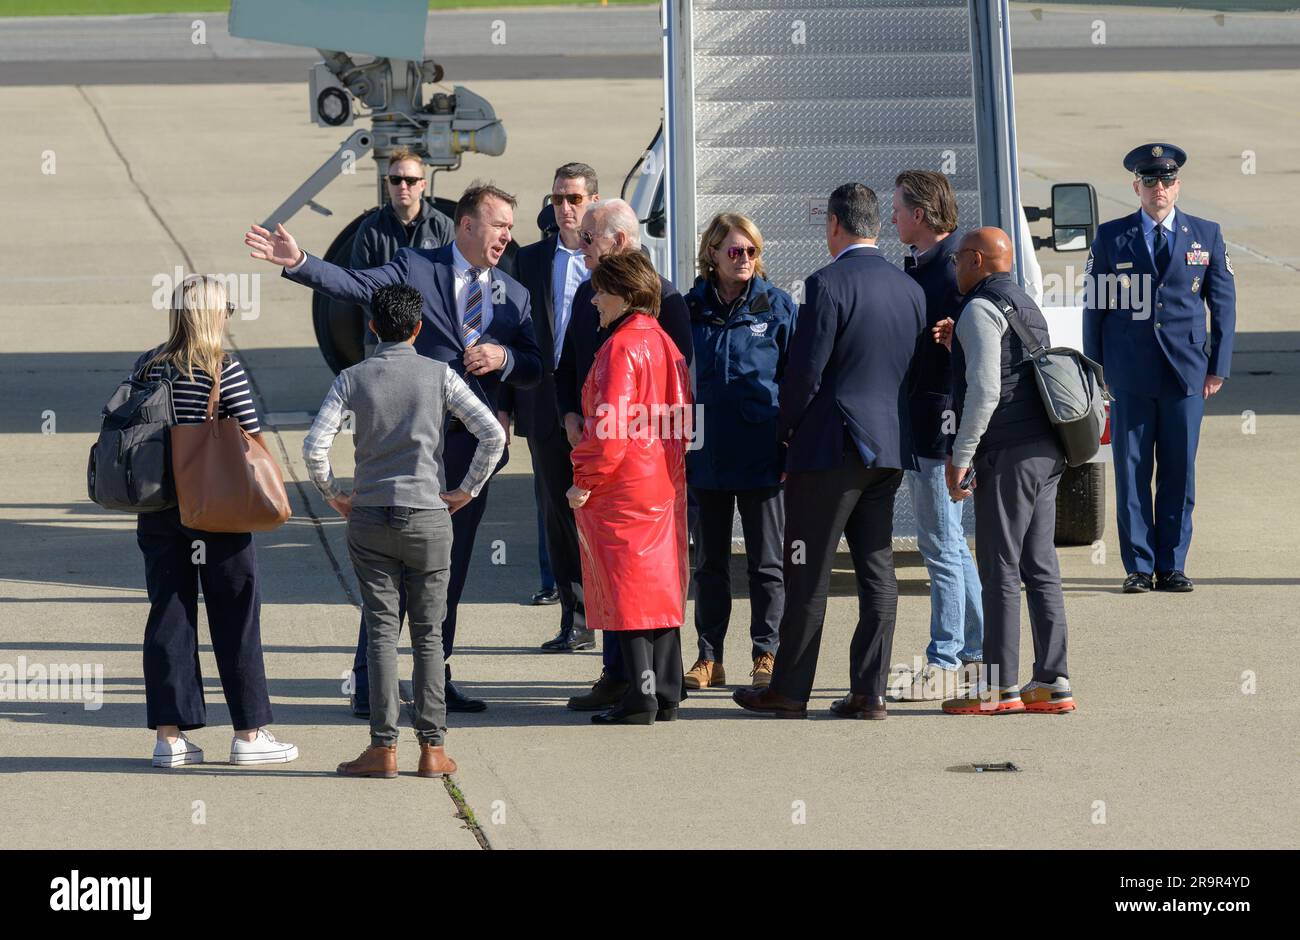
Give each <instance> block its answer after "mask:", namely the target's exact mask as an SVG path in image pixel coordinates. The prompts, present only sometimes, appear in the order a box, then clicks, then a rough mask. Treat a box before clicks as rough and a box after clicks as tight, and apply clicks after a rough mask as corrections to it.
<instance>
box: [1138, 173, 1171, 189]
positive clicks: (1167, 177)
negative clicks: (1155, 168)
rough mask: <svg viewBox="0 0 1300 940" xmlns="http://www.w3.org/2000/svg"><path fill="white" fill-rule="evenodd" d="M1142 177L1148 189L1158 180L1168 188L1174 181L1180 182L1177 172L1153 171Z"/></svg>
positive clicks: (1143, 183)
mask: <svg viewBox="0 0 1300 940" xmlns="http://www.w3.org/2000/svg"><path fill="white" fill-rule="evenodd" d="M1141 179H1142V185H1143V186H1145V187H1146V188H1147V189H1151V188H1153V187H1154V186H1155V185H1156V182H1157V181H1159V182H1161V183H1164V184H1165V188H1166V189H1167V188H1169V187H1170V186H1172V185H1174V183H1177V182H1178V174H1177V173H1152V174H1151V175H1149V176H1143V177H1141Z"/></svg>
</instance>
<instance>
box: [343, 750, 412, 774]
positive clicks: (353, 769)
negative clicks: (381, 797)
mask: <svg viewBox="0 0 1300 940" xmlns="http://www.w3.org/2000/svg"><path fill="white" fill-rule="evenodd" d="M338 772H339V774H340V775H341V776H344V777H384V778H387V779H391V778H393V777H396V776H397V745H393V746H392V747H384V746H382V745H374V744H372V745H371V746H370V747H368V748H366V749H365V750H364V751H362V752H361V756H359V757H358V758H357V759H356V760H350V761H348V762H347V763H346V764H339V766H338Z"/></svg>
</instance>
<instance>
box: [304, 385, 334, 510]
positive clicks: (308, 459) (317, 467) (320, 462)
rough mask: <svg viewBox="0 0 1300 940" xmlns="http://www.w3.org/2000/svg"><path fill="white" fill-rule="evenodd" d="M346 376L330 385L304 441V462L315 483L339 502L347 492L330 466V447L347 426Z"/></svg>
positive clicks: (326, 496) (321, 490)
mask: <svg viewBox="0 0 1300 940" xmlns="http://www.w3.org/2000/svg"><path fill="white" fill-rule="evenodd" d="M343 412H344V404H343V376H342V375H340V376H339V377H338V378H336V379H335V380H334V384H333V385H331V386H330V390H329V393H328V394H327V395H326V396H325V401H324V402H322V403H321V406H320V411H318V412H316V420H315V421H313V422H312V425H311V430H310V431H308V432H307V437H306V439H305V440H304V441H303V442H302V459H303V463H305V464H306V465H307V472H308V473H310V474H311V481H312V482H313V483H315V484H316V488H317V489H318V490H320V492H321V495H322V496H324V497H325V498H326V499H337V498H338V497H339V496H341V495H343V491H342V490H340V489H339V488H338V485H337V484H335V482H334V470H333V469H332V468H331V467H330V445H331V444H333V443H334V437H335V435H337V434H338V433H339V428H341V427H342V426H343Z"/></svg>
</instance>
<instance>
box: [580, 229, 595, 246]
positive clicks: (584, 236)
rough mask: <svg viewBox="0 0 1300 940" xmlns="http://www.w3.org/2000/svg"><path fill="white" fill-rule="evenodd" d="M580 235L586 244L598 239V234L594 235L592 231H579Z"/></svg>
mask: <svg viewBox="0 0 1300 940" xmlns="http://www.w3.org/2000/svg"><path fill="white" fill-rule="evenodd" d="M578 237H579V238H581V239H582V243H583V244H584V245H590V244H592V243H594V242H595V241H596V236H594V235H592V234H591V233H590V232H579V233H578Z"/></svg>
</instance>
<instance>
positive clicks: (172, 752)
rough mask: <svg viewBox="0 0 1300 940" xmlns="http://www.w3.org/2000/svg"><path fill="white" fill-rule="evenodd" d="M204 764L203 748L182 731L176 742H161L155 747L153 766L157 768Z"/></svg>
mask: <svg viewBox="0 0 1300 940" xmlns="http://www.w3.org/2000/svg"><path fill="white" fill-rule="evenodd" d="M201 763H203V748H201V747H199V746H198V745H197V744H195V743H194V742H193V741H191V740H190V739H189V738H187V737H185V732H184V731H182V732H181V733H180V736H179V737H178V738H177V739H176V740H175V741H171V742H169V741H166V740H163V741H159V742H158V743H157V744H155V745H154V746H153V765H154V766H155V767H180V766H181V765H182V764H201Z"/></svg>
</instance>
